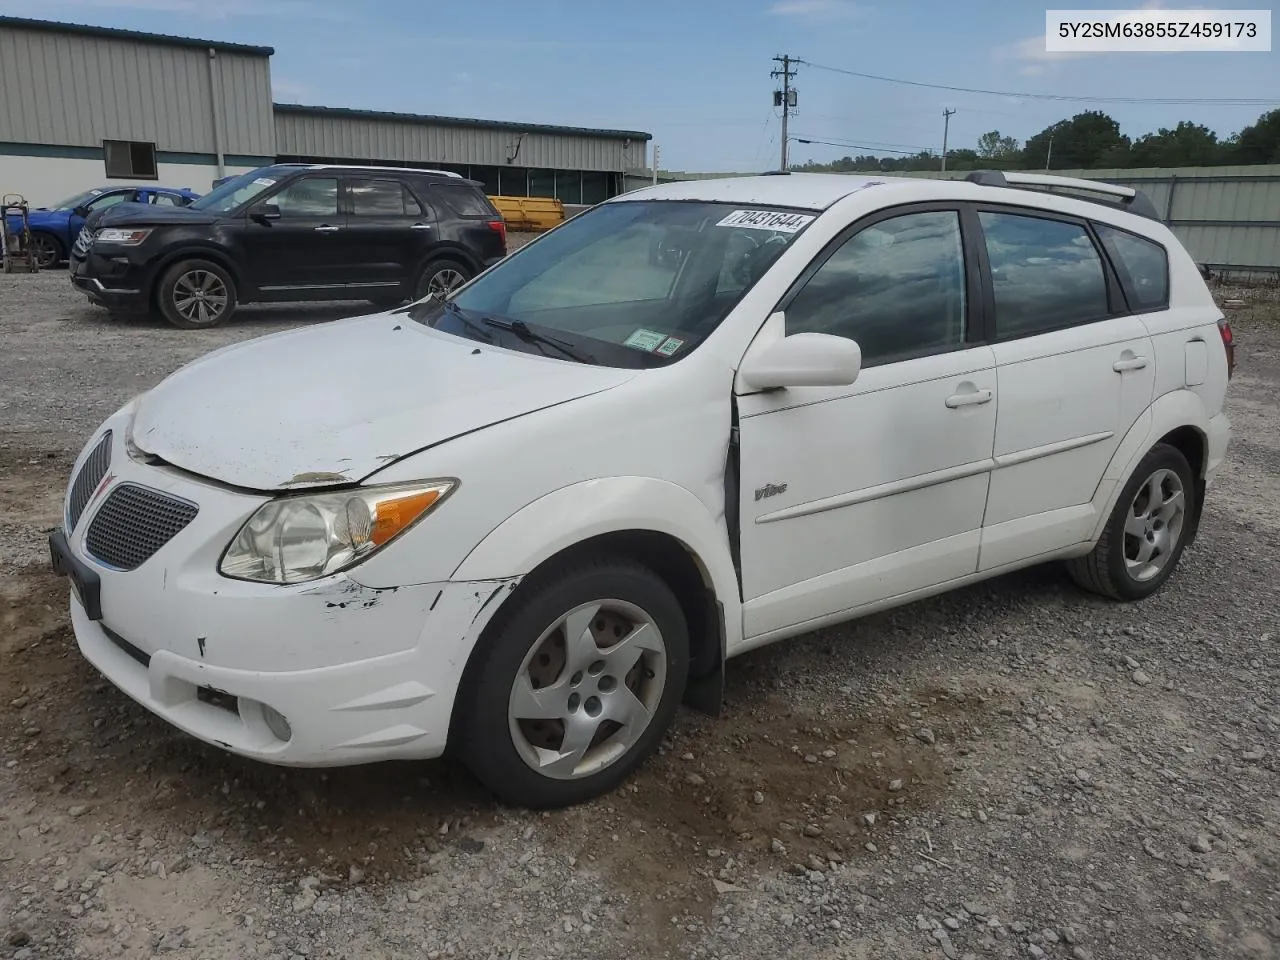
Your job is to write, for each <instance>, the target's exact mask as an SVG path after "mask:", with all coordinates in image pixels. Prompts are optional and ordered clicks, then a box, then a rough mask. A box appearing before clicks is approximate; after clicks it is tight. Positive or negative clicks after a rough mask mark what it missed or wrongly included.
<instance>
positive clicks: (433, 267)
mask: <svg viewBox="0 0 1280 960" xmlns="http://www.w3.org/2000/svg"><path fill="white" fill-rule="evenodd" d="M470 279H471V271H470V270H468V269H467V268H466V267H465V266H463V265H462V264H461V263H459V262H458V261H457V260H433V261H431V263H428V264H427V265H426V266H425V267H424V268H423V270H422V273H420V274H419V275H418V282H417V283H416V284H414V293H413V299H414V300H425V299H426V298H427V297H433V298H435V299H436V300H443V299H444V298H445V297H447V296H449V294H451V293H453V291H455V290H457V289H458V288H459V287H460V286H462V285H463V284H464V283H466V282H467V281H468V280H470Z"/></svg>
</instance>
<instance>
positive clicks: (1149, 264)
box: [1093, 223, 1169, 311]
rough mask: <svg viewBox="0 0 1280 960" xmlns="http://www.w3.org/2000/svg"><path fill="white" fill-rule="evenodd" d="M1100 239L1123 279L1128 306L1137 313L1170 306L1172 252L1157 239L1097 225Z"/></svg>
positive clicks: (1122, 286)
mask: <svg viewBox="0 0 1280 960" xmlns="http://www.w3.org/2000/svg"><path fill="white" fill-rule="evenodd" d="M1093 226H1094V229H1095V230H1096V231H1097V232H1098V238H1099V239H1100V240H1101V241H1102V245H1103V246H1104V247H1105V248H1106V250H1107V256H1109V257H1110V258H1111V263H1112V265H1113V266H1114V267H1115V268H1116V273H1117V275H1118V276H1119V278H1120V286H1121V288H1122V289H1123V290H1124V295H1125V299H1127V300H1128V301H1129V307H1130V309H1132V310H1135V311H1144V310H1163V309H1165V308H1166V307H1168V306H1169V253H1168V251H1167V250H1165V248H1164V247H1162V246H1161V245H1160V244H1158V243H1156V242H1155V241H1154V240H1148V239H1147V238H1146V237H1140V236H1138V235H1137V234H1136V233H1130V232H1129V231H1128V230H1121V229H1120V228H1119V227H1112V226H1108V225H1107V224H1105V223H1095V224H1094V225H1093Z"/></svg>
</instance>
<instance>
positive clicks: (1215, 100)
mask: <svg viewBox="0 0 1280 960" xmlns="http://www.w3.org/2000/svg"><path fill="white" fill-rule="evenodd" d="M793 62H794V63H802V64H804V65H805V66H806V67H812V68H813V69H814V70H826V71H827V72H829V73H840V74H844V75H845V76H848V77H860V78H862V79H863V80H879V81H881V82H883V83H899V84H903V85H904V86H908V87H928V88H929V89H931V90H947V91H950V92H952V93H979V94H984V95H986V96H989V97H1016V98H1019V99H1023V100H1059V101H1070V102H1074V103H1163V104H1169V105H1175V106H1176V105H1183V106H1186V105H1193V104H1202V105H1213V106H1220V107H1222V106H1234V107H1265V106H1271V105H1274V104H1280V100H1277V99H1266V98H1264V97H1076V96H1067V95H1064V94H1056V93H1013V92H1010V91H1008V90H982V89H978V88H976V87H953V86H949V85H947V84H942V83H923V82H921V81H919V80H902V79H899V78H896V77H881V76H877V75H876V74H874V73H859V72H858V71H857V70H846V69H844V68H843V67H831V66H826V65H824V64H821V63H814V62H813V61H811V60H794V61H793Z"/></svg>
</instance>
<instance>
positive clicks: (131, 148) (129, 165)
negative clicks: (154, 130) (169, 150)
mask: <svg viewBox="0 0 1280 960" xmlns="http://www.w3.org/2000/svg"><path fill="white" fill-rule="evenodd" d="M102 155H103V159H105V160H106V164H107V178H108V179H109V180H158V179H160V175H159V172H158V171H157V170H156V145H155V144H154V143H147V142H144V141H139V140H103V141H102Z"/></svg>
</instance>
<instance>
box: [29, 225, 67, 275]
mask: <svg viewBox="0 0 1280 960" xmlns="http://www.w3.org/2000/svg"><path fill="white" fill-rule="evenodd" d="M31 255H32V257H33V258H34V259H35V262H36V268H37V269H39V270H52V269H53V268H54V267H56V266H57V265H58V264H60V263H61V262H62V261H63V260H65V259H66V253H65V252H64V251H63V249H62V244H61V243H59V242H58V238H57V237H55V236H54V235H53V234H51V233H36V232H34V231H33V232H32V234H31Z"/></svg>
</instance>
